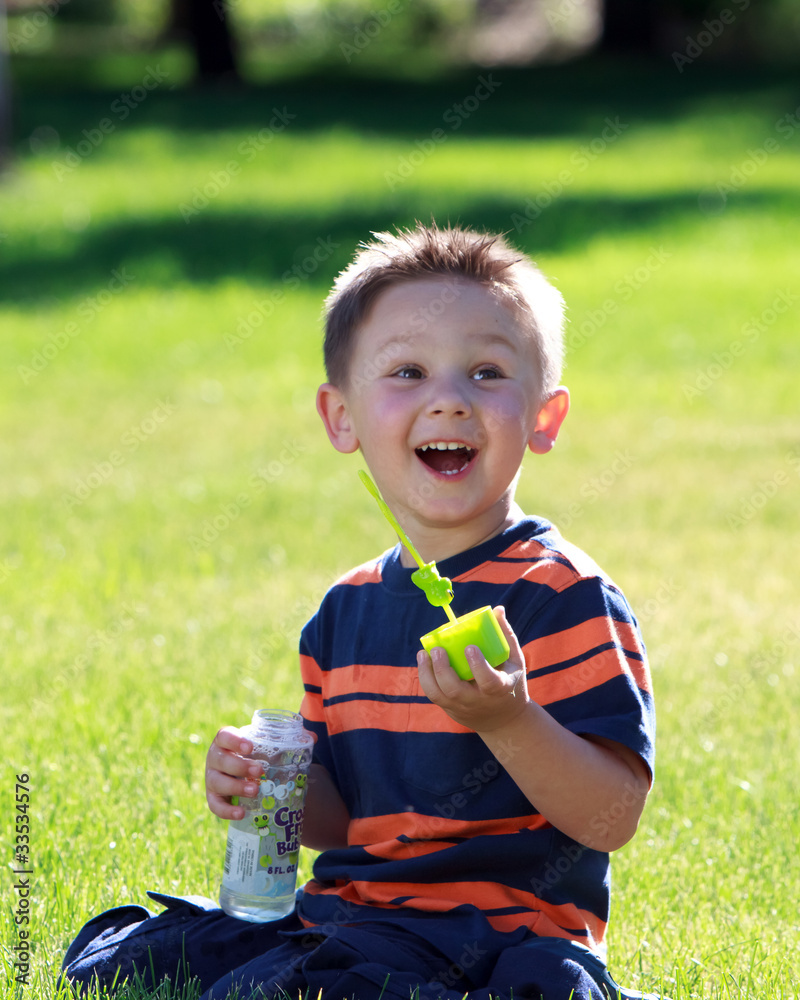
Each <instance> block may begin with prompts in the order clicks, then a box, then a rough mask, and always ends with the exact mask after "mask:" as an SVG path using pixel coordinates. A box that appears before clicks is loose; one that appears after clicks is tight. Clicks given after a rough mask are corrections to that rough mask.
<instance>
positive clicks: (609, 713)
mask: <svg viewBox="0 0 800 1000" xmlns="http://www.w3.org/2000/svg"><path fill="white" fill-rule="evenodd" d="M523 617H524V616H523ZM512 624H513V623H512ZM515 630H516V626H515ZM517 635H518V637H519V639H520V643H521V645H522V648H523V652H524V655H525V662H526V667H527V678H528V689H529V691H530V696H531V698H532V699H533V700H534V701H536V702H537V703H538V704H540V705H542V707H543V708H545V709H546V710H547V711H548V712H549V713H550V714H551V715H552V716H553V717H554V718H555V719H556V720H557V721H558V722H560V723H561V724H562V725H563V726H564V727H565V728H567V729H569V730H571V731H572V732H574V733H577V734H580V735H588V734H591V735H594V736H602V737H605V738H606V739H610V740H615V741H617V742H619V743H622V744H624V745H625V746H627V747H630V749H631V750H633V751H635V752H636V753H637V754H639V756H640V757H641V758H642V760H644V762H645V764H646V765H647V767H648V768H649V769H650V773H651V775H653V774H654V769H655V708H654V704H653V696H652V684H651V679H650V671H649V668H648V664H647V656H646V652H645V647H644V643H643V641H642V637H641V635H640V632H639V627H638V625H637V623H636V619H635V617H634V615H633V612H632V611H631V609H630V606H629V605H628V603H627V601H626V600H625V597H624V596H623V595H622V593H621V592H620V591H619V590H618V589H617V588H616V587H615V586H614V585H613V584H612V583H610V582H609V581H608V580H606V579H604V578H603V577H600V576H591V577H579V578H577V579H576V580H575V581H574V582H572V583H571V584H570V585H569V586H567V587H564V588H563V589H561V590H558V591H556V592H554V593H553V594H552V595H551V596H550V597H549V599H548V600H547V601H546V602H545V603H544V604H543V605H542V606H540V607H538V608H537V609H535V610H534V612H533V613H532V614H529V615H528V616H527V621H521V622H520V624H519V631H517Z"/></svg>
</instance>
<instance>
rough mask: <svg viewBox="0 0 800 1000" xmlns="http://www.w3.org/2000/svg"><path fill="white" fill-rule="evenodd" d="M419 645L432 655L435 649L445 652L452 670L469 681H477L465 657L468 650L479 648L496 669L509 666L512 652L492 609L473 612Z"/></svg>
mask: <svg viewBox="0 0 800 1000" xmlns="http://www.w3.org/2000/svg"><path fill="white" fill-rule="evenodd" d="M419 641H420V642H421V643H422V647H423V649H425V650H427V652H429V653H430V651H431V650H432V649H433V648H434V647H435V646H441V647H442V648H443V649H445V650H446V651H447V655H448V657H449V658H450V666H451V667H452V668H453V670H455V672H456V673H457V674H458V676H459V677H460V678H461V679H462V680H465V681H471V680H472V679H473V678H472V669H471V668H470V665H469V663H468V662H467V657H466V656H465V655H464V650H465V649H466V648H467V646H477V647H478V649H480V651H481V652H482V653H483V655H484V656H485V657H486V660H487V661H488V663H490V664H491V666H493V667H499V666H500V664H501V663H505V662H506V660H507V659H508V656H509V653H510V652H511V651H510V650H509V648H508V643H507V642H506V637H505V636H504V635H503V633H502V630H501V629H500V626H499V625H498V624H497V619H496V618H495V616H494V612H493V611H492V609H491V608H490V607H488V606H487V607H485V608H478V610H477V611H470V612H469V614H466V615H461V617H460V618H456V620H455V621H454V622H447V623H446V624H444V625H442V626H440V627H439V628H435V629H434V630H433V631H432V632H428V633H427V634H426V635H423V636H421V637H420V640H419Z"/></svg>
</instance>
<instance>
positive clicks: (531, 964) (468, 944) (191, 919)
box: [63, 893, 657, 1000]
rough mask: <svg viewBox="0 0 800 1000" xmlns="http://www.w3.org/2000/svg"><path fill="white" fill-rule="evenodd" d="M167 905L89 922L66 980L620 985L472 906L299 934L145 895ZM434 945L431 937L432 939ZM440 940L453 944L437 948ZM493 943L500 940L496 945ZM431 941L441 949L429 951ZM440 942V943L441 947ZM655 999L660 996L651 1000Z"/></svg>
mask: <svg viewBox="0 0 800 1000" xmlns="http://www.w3.org/2000/svg"><path fill="white" fill-rule="evenodd" d="M148 895H150V896H151V898H153V899H155V900H157V901H158V902H160V903H163V904H164V906H165V907H166V909H165V910H164V911H163V912H162V913H160V914H158V915H157V916H154V915H153V914H152V913H151V912H150V911H149V910H146V909H145V908H144V907H142V906H120V907H117V908H116V909H113V910H108V911H106V912H105V913H102V914H101V915H100V916H98V917H95V918H94V920H91V921H89V923H87V924H86V925H85V926H84V927H83V929H82V930H81V931H80V933H79V934H78V936H77V937H76V939H75V940H74V941H73V943H72V945H71V946H70V948H69V950H68V951H67V954H66V957H65V959H64V966H63V969H64V974H65V976H66V977H67V979H68V980H70V981H71V982H72V983H73V984H74V985H76V986H78V987H80V986H81V985H85V986H88V985H91V984H94V983H98V984H99V985H100V986H106V987H108V988H111V986H112V984H114V983H116V984H117V985H120V984H121V983H122V982H123V981H124V980H125V979H126V978H134V976H137V975H138V976H140V977H142V978H143V979H144V981H145V982H146V983H147V984H148V985H149V986H151V987H153V986H155V985H156V984H157V983H159V982H161V981H162V980H164V979H166V978H168V979H170V980H171V981H172V982H173V983H175V984H176V985H177V986H182V985H183V984H185V983H188V982H189V981H191V980H193V979H194V980H196V981H197V982H199V985H200V989H201V990H202V991H203V997H202V1000H224V998H225V997H227V996H228V993H229V992H230V991H231V990H233V989H234V987H236V988H238V990H239V994H238V995H239V996H241V997H250V998H252V1000H255V998H261V997H264V998H266V997H272V996H273V995H274V994H276V993H279V992H282V993H283V994H288V995H289V996H290V997H296V996H297V995H298V991H299V993H300V995H301V997H305V996H309V997H313V998H316V997H317V996H318V994H319V991H320V989H321V990H323V1000H341V998H342V997H347V998H355V1000H378V998H379V997H383V998H385V1000H409V996H410V995H411V993H412V992H413V991H414V990H418V991H419V993H418V995H419V1000H437V998H439V997H441V998H442V1000H462V998H463V997H464V995H465V993H466V994H468V995H469V998H470V1000H489V997H490V996H491V997H492V998H494V1000H509V998H510V997H512V996H513V997H514V998H515V1000H540V998H542V1000H570V998H571V1000H608V998H611V1000H616V998H617V997H618V996H619V997H621V998H634V997H642V996H644V994H640V993H637V992H631V991H628V990H621V989H620V987H618V986H617V984H616V983H614V981H613V980H612V979H611V976H610V975H609V974H608V970H607V969H606V967H605V965H604V964H603V962H602V961H601V960H600V959H599V958H598V957H597V956H596V955H595V954H594V953H593V952H591V951H589V949H588V948H584V947H583V946H581V945H579V944H576V943H575V942H572V941H566V940H562V939H560V938H537V937H534V936H532V935H530V934H528V933H527V932H523V933H515V934H513V935H499V934H498V933H497V932H494V931H492V930H491V928H488V930H487V929H486V928H487V927H488V925H486V924H485V922H481V923H479V922H478V921H483V918H482V916H481V915H480V914H479V913H478V911H475V910H474V909H473V908H472V907H464V908H459V911H462V910H463V912H459V911H454V912H453V911H451V912H450V913H448V914H447V915H445V916H442V915H441V914H437V915H436V927H438V928H441V927H442V925H447V931H448V934H447V938H441V937H440V938H439V940H437V935H436V934H435V933H428V932H427V931H431V932H432V931H433V930H434V924H433V923H432V922H431V919H430V917H429V916H428V915H424V916H420V917H419V918H415V917H409V918H406V919H404V917H403V916H402V915H401V916H398V915H396V914H395V913H394V912H392V913H391V914H390V915H389V914H387V919H386V920H385V921H384V920H380V919H379V920H373V921H369V922H365V923H362V924H350V925H347V924H342V925H337V926H335V927H334V926H330V925H328V926H326V927H323V928H315V929H311V930H309V929H306V928H304V927H303V926H302V924H301V923H300V921H299V920H298V918H297V916H296V915H295V914H294V913H292V914H290V915H289V916H287V917H283V918H282V919H280V920H275V921H272V922H270V923H266V924H255V923H249V922H247V921H243V920H237V919H236V918H234V917H229V916H227V915H226V914H225V913H223V912H222V910H220V909H219V908H218V906H217V905H216V904H215V903H213V902H212V901H211V900H209V899H204V898H202V897H198V896H186V897H181V898H178V897H173V896H164V895H161V894H159V893H149V894H148ZM434 941H436V943H434ZM443 941H448V942H450V943H449V944H445V945H443V944H442V942H443ZM500 942H502V947H499V943H500ZM437 945H438V946H437ZM443 949H444V950H443ZM654 1000H657V998H654Z"/></svg>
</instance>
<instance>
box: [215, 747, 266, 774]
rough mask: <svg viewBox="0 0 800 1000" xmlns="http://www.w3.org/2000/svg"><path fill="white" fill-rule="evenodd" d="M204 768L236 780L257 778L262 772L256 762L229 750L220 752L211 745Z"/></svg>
mask: <svg viewBox="0 0 800 1000" xmlns="http://www.w3.org/2000/svg"><path fill="white" fill-rule="evenodd" d="M206 767H207V769H208V770H209V771H212V770H213V771H221V772H222V773H223V774H232V775H234V776H235V777H237V778H244V777H249V778H259V777H260V776H261V771H262V766H261V765H260V764H259V763H258V762H257V761H254V760H250V759H249V758H248V757H240V756H239V755H238V754H235V753H233V752H232V751H230V750H221V749H220V748H219V747H218V746H216V744H212V745H211V748H210V749H209V751H208V756H207V758H206Z"/></svg>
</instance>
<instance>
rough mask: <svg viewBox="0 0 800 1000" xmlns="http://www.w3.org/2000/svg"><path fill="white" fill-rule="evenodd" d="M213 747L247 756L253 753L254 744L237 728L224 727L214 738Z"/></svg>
mask: <svg viewBox="0 0 800 1000" xmlns="http://www.w3.org/2000/svg"><path fill="white" fill-rule="evenodd" d="M213 745H214V746H216V747H220V748H221V749H222V750H232V751H233V752H234V753H241V754H244V755H245V756H247V754H249V753H252V752H253V744H252V743H251V742H250V741H249V740H248V739H246V738H245V737H244V736H243V735H242V733H241V731H240V730H239V729H237V728H236V727H235V726H224V727H223V728H222V729H220V730H219V731H218V732H217V735H216V736H215V737H214V743H213Z"/></svg>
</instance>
